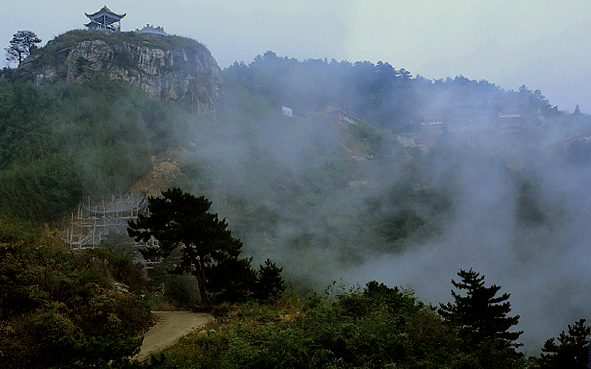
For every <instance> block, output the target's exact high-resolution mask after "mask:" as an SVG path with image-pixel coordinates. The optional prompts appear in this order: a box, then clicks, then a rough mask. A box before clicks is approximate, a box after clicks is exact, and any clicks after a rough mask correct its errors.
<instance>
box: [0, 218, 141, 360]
mask: <svg viewBox="0 0 591 369" xmlns="http://www.w3.org/2000/svg"><path fill="white" fill-rule="evenodd" d="M115 281H117V282H120V283H125V284H127V285H128V290H127V291H125V292H123V291H120V290H118V289H116V288H115ZM147 290H148V285H147V282H146V281H145V279H144V278H143V273H142V270H141V268H140V267H139V266H138V265H135V264H134V263H132V262H131V259H129V258H125V257H123V256H121V255H119V254H116V253H113V252H111V251H108V250H106V249H94V250H88V251H85V252H76V251H72V250H70V249H68V248H67V247H66V246H64V244H63V241H62V240H60V239H59V238H58V237H57V236H55V235H52V234H48V233H46V232H43V233H42V232H39V231H36V230H34V229H31V228H29V227H27V226H24V225H23V224H22V223H19V222H16V221H14V220H11V219H8V218H0V352H1V353H2V354H1V355H2V363H1V364H0V366H2V367H3V368H49V367H59V368H74V367H76V368H80V367H97V368H102V367H105V366H106V365H107V363H109V362H110V361H113V362H114V363H122V362H125V361H128V359H127V358H128V357H131V356H133V355H134V354H136V353H137V352H138V350H139V345H140V344H141V341H142V340H141V338H134V337H137V335H138V334H139V333H141V332H142V331H143V330H145V329H147V328H148V326H149V318H150V312H149V308H148V306H147V304H146V303H145V302H144V301H143V299H142V298H141V297H140V294H143V293H146V291H147Z"/></svg>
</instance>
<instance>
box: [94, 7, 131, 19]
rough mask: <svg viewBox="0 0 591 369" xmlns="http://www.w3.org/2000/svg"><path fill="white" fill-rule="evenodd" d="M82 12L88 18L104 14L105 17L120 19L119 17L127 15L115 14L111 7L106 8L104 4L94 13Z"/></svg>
mask: <svg viewBox="0 0 591 369" xmlns="http://www.w3.org/2000/svg"><path fill="white" fill-rule="evenodd" d="M84 14H85V15H86V16H87V17H88V18H90V19H93V18H96V17H100V16H103V15H105V16H107V17H112V18H118V19H117V20H121V18H123V17H125V16H126V15H127V13H124V14H117V13H115V12H113V11H112V10H111V9H109V8H107V7H106V6H104V7H103V8H102V9H101V10H99V11H98V12H96V13H93V14H88V13H84Z"/></svg>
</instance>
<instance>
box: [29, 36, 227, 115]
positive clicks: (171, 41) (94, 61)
mask: <svg viewBox="0 0 591 369" xmlns="http://www.w3.org/2000/svg"><path fill="white" fill-rule="evenodd" d="M19 69H21V70H22V72H23V73H26V74H27V75H29V76H31V77H32V78H34V81H35V83H37V84H44V83H54V82H56V81H59V80H67V81H68V82H82V81H85V80H88V79H91V78H94V77H96V76H101V75H102V76H106V77H108V78H112V79H118V80H122V81H125V82H128V83H130V84H132V85H135V86H137V87H139V88H141V89H142V90H144V91H146V92H148V93H150V94H152V95H154V96H158V97H160V98H162V99H165V100H176V101H180V102H183V103H187V104H189V105H190V106H191V107H193V108H196V109H197V111H198V112H199V113H200V114H205V115H215V112H216V108H217V104H218V100H219V98H220V93H221V85H222V78H221V70H220V68H219V66H218V64H217V62H216V60H215V59H214V58H213V57H212V55H211V53H210V52H209V50H207V48H206V47H205V46H203V45H202V44H200V43H198V42H196V41H194V40H191V39H187V38H182V37H178V36H161V35H143V34H136V33H131V32H130V33H119V34H117V33H106V32H101V31H71V32H68V33H66V34H64V35H61V36H59V37H57V38H56V39H54V40H52V41H50V42H48V44H47V45H46V46H45V47H44V48H42V49H39V50H37V51H36V52H35V53H34V54H32V55H31V57H30V58H29V60H27V61H26V62H24V63H23V64H22V65H21V67H19Z"/></svg>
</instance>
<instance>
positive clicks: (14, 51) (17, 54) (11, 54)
mask: <svg viewBox="0 0 591 369" xmlns="http://www.w3.org/2000/svg"><path fill="white" fill-rule="evenodd" d="M40 42H41V39H40V38H39V37H37V35H36V34H35V32H33V31H18V32H17V33H15V34H14V35H13V36H12V39H11V40H10V46H8V47H6V48H4V50H6V60H7V61H9V62H18V64H19V65H20V64H21V63H22V61H23V60H25V59H26V58H28V57H29V56H30V55H31V50H33V49H34V48H35V47H36V45H37V44H38V43H40Z"/></svg>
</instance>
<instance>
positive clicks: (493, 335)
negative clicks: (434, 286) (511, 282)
mask: <svg viewBox="0 0 591 369" xmlns="http://www.w3.org/2000/svg"><path fill="white" fill-rule="evenodd" d="M458 276H460V278H461V279H462V280H461V282H456V281H454V280H453V279H452V281H451V283H452V284H453V286H454V287H455V288H457V289H459V290H466V291H467V293H466V295H465V296H461V295H460V294H459V293H456V292H454V291H453V290H452V291H451V294H452V296H453V298H454V300H455V302H454V303H453V304H451V303H447V304H445V305H444V304H440V308H439V314H440V315H441V316H442V317H443V318H444V319H445V320H446V321H448V322H450V323H452V324H456V325H457V326H459V327H460V328H461V329H462V330H464V331H465V332H466V333H467V337H468V338H469V341H470V343H471V344H472V345H475V346H477V345H480V344H481V343H484V342H487V341H491V340H492V341H494V342H496V343H500V344H502V346H505V347H517V346H520V344H517V343H515V342H514V341H515V340H517V339H518V338H519V336H520V335H521V333H523V331H520V332H510V331H509V329H510V328H511V327H512V326H514V325H516V324H517V323H518V321H519V315H516V316H514V317H509V316H507V314H509V312H510V311H511V304H510V303H509V301H507V300H508V299H509V297H510V296H511V295H510V294H508V293H504V294H502V295H500V296H496V295H497V292H499V290H500V289H501V287H500V286H497V285H494V284H493V285H492V286H490V287H485V285H484V276H481V275H480V274H479V273H477V272H475V271H473V270H472V269H470V270H469V271H465V270H460V271H459V272H458Z"/></svg>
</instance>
